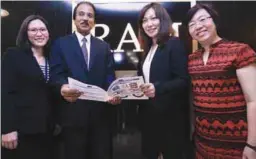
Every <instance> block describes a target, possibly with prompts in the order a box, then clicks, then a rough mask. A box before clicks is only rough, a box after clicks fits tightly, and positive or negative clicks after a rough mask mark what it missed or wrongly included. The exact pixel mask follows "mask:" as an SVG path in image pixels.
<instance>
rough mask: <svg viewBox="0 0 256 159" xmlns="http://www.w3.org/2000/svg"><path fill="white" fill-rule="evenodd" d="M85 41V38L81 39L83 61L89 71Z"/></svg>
mask: <svg viewBox="0 0 256 159" xmlns="http://www.w3.org/2000/svg"><path fill="white" fill-rule="evenodd" d="M86 41H87V39H86V38H83V39H82V42H83V44H82V52H83V54H84V60H85V63H86V65H87V69H88V70H89V61H88V52H87V48H86Z"/></svg>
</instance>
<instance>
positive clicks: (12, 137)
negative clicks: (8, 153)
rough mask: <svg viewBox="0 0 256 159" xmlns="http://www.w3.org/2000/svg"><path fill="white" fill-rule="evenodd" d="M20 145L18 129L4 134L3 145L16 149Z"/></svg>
mask: <svg viewBox="0 0 256 159" xmlns="http://www.w3.org/2000/svg"><path fill="white" fill-rule="evenodd" d="M17 145H18V133H17V131H13V132H10V133H8V134H3V135H2V147H4V148H7V149H16V147H17Z"/></svg>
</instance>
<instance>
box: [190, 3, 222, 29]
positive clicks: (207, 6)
mask: <svg viewBox="0 0 256 159" xmlns="http://www.w3.org/2000/svg"><path fill="white" fill-rule="evenodd" d="M200 9H204V10H206V11H207V12H208V13H209V14H210V16H211V18H212V20H213V22H214V24H215V26H216V30H217V32H218V30H219V25H220V19H219V14H218V12H217V11H216V10H215V9H214V8H213V6H212V5H210V4H206V3H198V4H196V5H195V6H193V7H192V8H190V9H189V10H188V13H187V18H186V25H188V24H189V22H190V21H191V19H192V18H193V16H194V15H195V14H196V12H197V11H198V10H200Z"/></svg>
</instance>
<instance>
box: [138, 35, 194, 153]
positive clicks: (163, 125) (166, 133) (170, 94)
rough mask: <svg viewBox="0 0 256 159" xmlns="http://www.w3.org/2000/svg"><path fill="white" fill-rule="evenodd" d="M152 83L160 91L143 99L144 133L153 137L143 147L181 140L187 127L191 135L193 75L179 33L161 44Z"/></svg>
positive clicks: (152, 67) (146, 136) (142, 121)
mask: <svg viewBox="0 0 256 159" xmlns="http://www.w3.org/2000/svg"><path fill="white" fill-rule="evenodd" d="M143 62H144V61H142V64H141V65H140V67H139V70H138V74H139V75H143V73H142V66H143ZM150 83H153V84H154V86H155V89H156V95H155V97H154V98H150V99H149V100H146V101H142V102H141V103H140V107H139V119H140V124H141V125H140V126H141V127H140V128H141V131H142V136H143V138H144V137H145V139H146V138H148V139H149V140H150V141H147V140H143V141H142V145H143V147H144V146H145V147H146V148H145V147H144V148H143V149H144V150H146V149H147V148H148V149H149V150H150V149H151V150H152V149H159V148H160V147H161V146H159V144H160V145H168V144H170V143H171V144H174V145H175V144H177V143H179V142H180V143H181V140H180V141H179V139H181V138H183V137H184V136H183V135H182V134H184V132H185V131H186V133H187V135H189V131H188V130H185V129H186V127H188V126H189V123H188V118H189V116H188V115H189V114H188V110H189V104H188V85H189V76H188V70H187V54H186V51H185V48H184V46H183V44H182V43H181V41H180V40H179V39H178V38H177V37H170V38H169V40H168V41H167V42H166V43H164V44H162V45H159V46H158V48H157V50H156V53H155V56H154V57H153V59H152V62H151V67H150ZM151 135H152V136H153V137H152V136H151ZM169 138H172V139H169ZM170 140H172V142H170ZM144 141H145V142H144ZM152 142H153V143H154V144H152ZM150 143H151V144H150ZM152 147H154V148H152Z"/></svg>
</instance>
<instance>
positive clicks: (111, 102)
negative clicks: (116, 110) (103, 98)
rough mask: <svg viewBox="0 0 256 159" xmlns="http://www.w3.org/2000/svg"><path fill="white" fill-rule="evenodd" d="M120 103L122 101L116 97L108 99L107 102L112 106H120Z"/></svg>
mask: <svg viewBox="0 0 256 159" xmlns="http://www.w3.org/2000/svg"><path fill="white" fill-rule="evenodd" d="M121 101H122V100H121V98H120V97H118V96H116V97H110V98H109V99H108V101H107V102H108V103H110V104H112V105H117V104H120V103H121Z"/></svg>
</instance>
